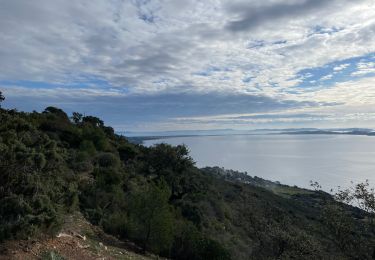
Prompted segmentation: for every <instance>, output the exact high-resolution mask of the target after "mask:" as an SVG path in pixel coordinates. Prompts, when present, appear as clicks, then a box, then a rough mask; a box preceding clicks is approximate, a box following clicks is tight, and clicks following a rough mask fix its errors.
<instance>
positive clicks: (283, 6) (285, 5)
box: [226, 0, 348, 32]
mask: <svg viewBox="0 0 375 260" xmlns="http://www.w3.org/2000/svg"><path fill="white" fill-rule="evenodd" d="M336 1H337V0H297V1H286V2H278V3H274V4H269V5H260V6H256V5H254V3H252V4H246V3H242V4H236V5H229V6H228V7H227V10H228V11H229V12H230V13H235V14H237V15H239V16H240V19H238V20H235V21H230V22H228V24H227V25H226V28H227V29H228V30H230V31H233V32H238V31H246V30H250V29H253V28H256V27H258V26H259V25H263V24H265V23H268V22H274V21H275V20H279V19H282V18H286V17H288V18H289V19H293V18H295V17H299V16H302V15H305V14H308V13H310V12H312V11H314V10H317V9H322V8H326V7H327V6H329V5H332V4H333V3H334V2H336ZM346 1H348V0H341V2H342V3H343V2H346Z"/></svg>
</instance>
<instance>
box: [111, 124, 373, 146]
mask: <svg viewBox="0 0 375 260" xmlns="http://www.w3.org/2000/svg"><path fill="white" fill-rule="evenodd" d="M187 132H190V133H189V134H187V133H186V131H181V134H178V133H179V131H173V132H172V131H171V132H152V133H151V132H150V134H153V135H148V133H139V135H137V134H136V133H131V134H130V136H127V133H126V132H118V134H120V135H123V136H125V137H126V138H127V139H128V140H129V141H130V142H132V143H134V144H143V143H144V141H148V140H158V139H168V138H179V137H198V136H200V137H201V136H234V135H235V136H247V135H365V136H375V130H374V129H368V128H338V129H316V128H302V129H295V128H293V129H256V130H248V131H243V130H231V129H228V130H227V129H225V130H212V131H209V130H203V131H202V130H197V131H187Z"/></svg>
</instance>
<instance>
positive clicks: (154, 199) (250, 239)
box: [0, 107, 375, 259]
mask: <svg viewBox="0 0 375 260" xmlns="http://www.w3.org/2000/svg"><path fill="white" fill-rule="evenodd" d="M0 122H1V124H0V216H1V218H0V240H1V241H2V243H3V244H2V248H7V246H4V245H11V244H7V243H16V244H17V243H19V241H25V240H27V241H29V242H30V241H33V240H36V241H48V239H55V240H56V235H58V234H60V233H64V234H68V235H69V236H73V237H74V239H81V238H77V236H76V235H75V234H74V232H76V233H78V234H80V236H87V238H90V233H91V234H92V233H93V230H103V234H104V232H105V233H106V236H108V237H111V238H112V241H117V242H116V243H117V244H116V247H115V249H113V250H114V253H115V255H109V253H108V252H105V251H107V250H105V249H104V250H103V248H99V249H98V250H99V253H100V254H104V256H106V257H108V258H110V257H114V258H119V259H121V257H122V256H120V255H119V252H123V253H125V252H128V250H130V251H134V250H135V251H138V252H137V254H136V256H137V257H141V256H140V255H139V254H140V253H146V252H149V253H152V254H155V255H159V256H162V257H166V258H172V259H291V258H295V259H372V256H373V253H374V246H373V245H374V241H375V240H374V239H375V234H374V229H373V225H372V222H370V221H367V220H368V219H372V215H369V214H368V213H365V212H363V211H361V210H359V209H357V208H353V207H350V206H347V205H344V204H341V203H338V202H336V201H335V200H334V199H333V198H332V197H331V196H330V195H329V194H327V193H324V192H313V191H309V190H304V189H299V188H296V187H289V186H285V185H280V184H278V183H272V182H269V181H266V180H263V179H260V178H255V177H250V176H247V175H246V174H244V173H239V172H235V171H228V170H223V169H220V168H205V169H198V168H197V167H195V164H194V161H193V159H192V158H191V157H190V156H189V153H188V149H187V148H186V147H185V146H176V147H172V146H169V145H166V144H161V145H157V146H153V147H149V148H147V147H144V146H142V145H137V144H132V143H130V142H129V141H128V140H127V139H126V138H124V137H121V136H118V135H116V134H115V133H114V131H113V129H112V128H111V127H108V126H105V125H104V122H103V121H102V120H100V119H99V118H96V117H92V116H82V115H81V114H79V113H74V114H73V115H72V116H71V117H69V116H68V115H67V114H66V113H65V112H64V111H62V110H60V109H58V108H54V107H48V108H46V109H45V111H43V112H42V113H37V112H33V113H24V112H18V111H15V110H4V109H1V110H0ZM72 216H73V218H76V219H78V220H80V221H78V222H81V223H86V224H84V225H86V226H89V227H90V228H89V229H88V230H87V229H86V231H85V230H80V229H78V230H77V229H76V227H74V224H76V221H67V220H69V218H72ZM74 216H75V217H74ZM89 223H90V224H89ZM82 225H83V224H82ZM69 230H70V231H69ZM90 230H91V231H90ZM80 232H81V233H80ZM98 232H99V231H98ZM94 233H95V232H94ZM99 233H100V232H99ZM90 239H92V241H94V242H93V243H94V244H95V245H90V248H96V247H97V244H98V245H99V243H102V244H103V247H104V246H107V248H108V247H109V245H106V243H105V241H104V242H102V240H101V239H102V238H98V237H97V234H96V235H95V236H92V237H91V238H90ZM55 240H53V241H55ZM15 241H16V242H15ZM17 241H18V242H17ZM90 241H91V240H90ZM121 241H123V242H121ZM29 242H27V243H29ZM81 242H82V241H81ZM38 243H39V242H38ZM74 243H75V242H74ZM122 243H124V244H122ZM43 245H48V243H47V244H43ZM129 245H134V246H132V247H129ZM52 248H53V247H52ZM86 249H87V248H86ZM39 250H40V253H43V252H44V251H48V250H51V248H50V247H48V246H46V248H43V249H41V248H40V249H39ZM56 250H57V251H58V252H57V253H59V254H61V255H64V254H66V252H65V251H64V249H63V248H62V249H61V250H60V249H59V247H56ZM59 250H60V251H59ZM87 250H88V249H87ZM111 250H112V249H111ZM121 250H126V251H121ZM3 251H4V250H3ZM5 251H7V250H5ZM80 252H81V251H80ZM88 252H91V251H90V250H88ZM0 253H1V252H0ZM5 253H6V254H9V252H4V254H5ZM81 253H82V252H81ZM91 253H92V252H91ZM97 253H98V252H96V254H97ZM117 253H118V254H117ZM88 254H89V253H88ZM116 254H117V255H116ZM129 254H131V253H130V252H129ZM67 257H69V256H67ZM90 257H97V255H92V256H91V255H90V256H87V259H90ZM74 258H78V259H79V258H81V259H83V256H81V255H80V256H78V255H77V256H74V257H73V259H74ZM93 259H95V258H93Z"/></svg>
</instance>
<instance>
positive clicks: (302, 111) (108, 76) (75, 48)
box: [0, 0, 375, 131]
mask: <svg viewBox="0 0 375 260" xmlns="http://www.w3.org/2000/svg"><path fill="white" fill-rule="evenodd" d="M0 90H1V91H2V92H3V94H4V95H5V96H6V98H7V99H6V101H5V102H4V104H3V105H4V107H6V108H17V109H19V110H26V111H32V110H37V111H41V110H43V108H45V107H46V106H50V105H53V106H57V107H61V108H63V109H64V110H66V111H67V112H69V113H70V112H72V111H80V112H82V113H85V114H90V115H95V116H99V117H101V118H103V119H104V121H105V122H106V123H107V124H109V125H112V126H114V127H115V129H116V130H118V131H124V130H128V131H151V130H152V131H155V130H178V129H219V128H233V129H254V128H264V127H274V128H284V127H373V128H375V1H374V0H329V1H328V0H262V1H258V0H246V1H245V0H123V1H121V0H110V1H109V0H106V1H104V0H75V1H66V0H33V1H30V0H0Z"/></svg>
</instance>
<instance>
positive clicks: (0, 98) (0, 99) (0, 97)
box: [0, 91, 5, 108]
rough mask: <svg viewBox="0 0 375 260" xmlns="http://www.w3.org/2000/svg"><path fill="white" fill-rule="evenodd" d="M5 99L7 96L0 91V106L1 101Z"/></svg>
mask: <svg viewBox="0 0 375 260" xmlns="http://www.w3.org/2000/svg"><path fill="white" fill-rule="evenodd" d="M4 100H5V97H4V95H3V93H2V92H1V91H0V108H1V102H3V101H4Z"/></svg>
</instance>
